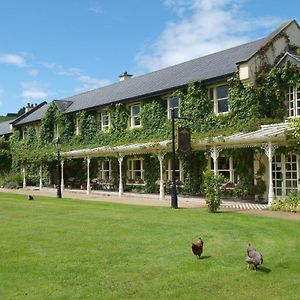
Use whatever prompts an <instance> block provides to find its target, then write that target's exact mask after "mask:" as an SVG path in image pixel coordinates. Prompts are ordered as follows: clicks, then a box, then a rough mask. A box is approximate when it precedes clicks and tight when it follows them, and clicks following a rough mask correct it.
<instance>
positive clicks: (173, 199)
mask: <svg viewBox="0 0 300 300" xmlns="http://www.w3.org/2000/svg"><path fill="white" fill-rule="evenodd" d="M171 117H172V194H171V208H178V198H177V188H176V170H175V165H176V150H175V118H176V119H181V120H191V119H192V117H191V116H185V117H179V116H175V108H171Z"/></svg>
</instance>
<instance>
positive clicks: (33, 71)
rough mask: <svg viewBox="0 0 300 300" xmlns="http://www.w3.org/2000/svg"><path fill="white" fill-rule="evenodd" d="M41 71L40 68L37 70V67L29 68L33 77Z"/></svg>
mask: <svg viewBox="0 0 300 300" xmlns="http://www.w3.org/2000/svg"><path fill="white" fill-rule="evenodd" d="M39 72H40V71H39V70H37V69H30V70H28V72H27V73H28V75H29V76H31V77H37V75H38V73H39Z"/></svg>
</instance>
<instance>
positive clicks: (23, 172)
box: [22, 166, 26, 189]
mask: <svg viewBox="0 0 300 300" xmlns="http://www.w3.org/2000/svg"><path fill="white" fill-rule="evenodd" d="M22 174H23V189H25V188H26V168H25V166H23V168H22Z"/></svg>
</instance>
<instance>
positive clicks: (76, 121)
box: [75, 115, 80, 135]
mask: <svg viewBox="0 0 300 300" xmlns="http://www.w3.org/2000/svg"><path fill="white" fill-rule="evenodd" d="M79 134H80V124H79V116H78V115H77V116H76V117H75V135H79Z"/></svg>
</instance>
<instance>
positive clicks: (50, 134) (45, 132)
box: [40, 103, 58, 145]
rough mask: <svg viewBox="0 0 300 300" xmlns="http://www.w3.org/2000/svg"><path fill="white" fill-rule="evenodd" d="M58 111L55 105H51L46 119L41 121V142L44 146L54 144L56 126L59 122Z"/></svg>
mask: <svg viewBox="0 0 300 300" xmlns="http://www.w3.org/2000/svg"><path fill="white" fill-rule="evenodd" d="M57 113H58V109H57V107H56V105H55V104H54V103H51V104H50V106H49V108H48V109H47V111H46V114H45V117H44V118H43V119H42V121H41V127H40V141H41V144H42V145H47V144H51V143H53V139H54V126H55V122H56V121H57Z"/></svg>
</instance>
